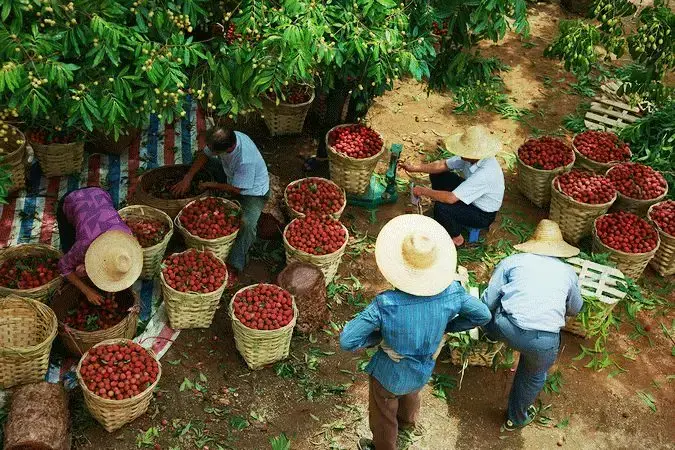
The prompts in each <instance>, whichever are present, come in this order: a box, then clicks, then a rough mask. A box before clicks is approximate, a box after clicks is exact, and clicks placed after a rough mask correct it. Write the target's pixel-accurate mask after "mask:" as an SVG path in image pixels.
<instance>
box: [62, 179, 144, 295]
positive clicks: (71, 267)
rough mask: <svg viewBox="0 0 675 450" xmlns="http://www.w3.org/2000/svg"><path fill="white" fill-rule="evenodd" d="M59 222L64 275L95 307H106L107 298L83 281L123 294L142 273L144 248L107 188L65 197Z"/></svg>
mask: <svg viewBox="0 0 675 450" xmlns="http://www.w3.org/2000/svg"><path fill="white" fill-rule="evenodd" d="M56 221H57V225H58V228H59V239H60V242H61V250H62V251H63V253H64V255H63V256H62V257H61V259H60V260H59V263H58V267H59V271H60V272H61V275H63V276H64V278H65V279H66V280H68V281H69V282H70V283H71V284H73V285H74V286H75V287H77V288H78V289H79V290H80V291H81V292H82V293H83V294H84V295H85V296H86V297H87V300H89V302H90V303H93V304H95V305H100V304H101V303H102V302H103V296H102V295H101V294H100V293H99V292H98V291H97V290H96V289H94V288H93V287H92V286H90V285H89V284H88V283H86V282H85V281H83V280H82V278H84V277H88V278H89V280H90V281H91V282H92V283H94V285H95V286H96V287H97V288H99V289H100V290H102V291H105V292H119V291H123V290H125V289H127V288H128V287H130V286H131V285H132V284H133V283H134V282H135V281H136V280H137V279H138V277H139V276H140V275H141V270H142V269H143V250H142V248H141V246H140V244H139V243H138V241H137V240H136V238H135V237H134V236H133V234H132V233H131V230H130V229H129V227H128V226H127V225H126V223H124V221H123V220H122V218H121V217H120V215H119V214H118V213H117V210H116V209H115V206H114V204H113V201H112V197H110V194H108V193H107V192H106V191H104V190H103V189H101V188H99V187H87V188H82V189H77V190H75V191H72V192H69V193H67V194H66V195H64V196H63V197H62V198H61V200H59V204H58V206H57V209H56Z"/></svg>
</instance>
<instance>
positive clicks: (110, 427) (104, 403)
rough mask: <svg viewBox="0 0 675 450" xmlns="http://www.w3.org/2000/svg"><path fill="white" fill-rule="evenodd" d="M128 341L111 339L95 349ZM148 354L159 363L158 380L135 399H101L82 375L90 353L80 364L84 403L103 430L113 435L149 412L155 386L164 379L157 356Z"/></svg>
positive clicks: (85, 355)
mask: <svg viewBox="0 0 675 450" xmlns="http://www.w3.org/2000/svg"><path fill="white" fill-rule="evenodd" d="M130 342H131V341H130V340H128V339H109V340H107V341H103V342H99V343H98V344H96V345H94V346H93V347H98V346H99V345H111V344H123V343H127V344H128V343H130ZM146 351H147V352H148V354H149V355H150V356H152V357H153V358H155V361H157V366H158V368H159V371H158V372H157V379H156V380H155V382H154V383H152V384H151V385H150V386H148V387H147V388H146V389H145V390H144V391H143V392H141V393H140V394H138V395H136V396H135V397H131V398H126V399H124V400H110V399H107V398H102V397H99V396H98V395H96V394H94V393H93V392H91V391H90V390H89V388H88V387H87V385H86V384H85V382H84V380H83V379H82V375H80V370H81V368H82V362H83V361H84V360H85V359H86V357H87V355H88V353H89V352H87V353H85V354H84V355H83V356H82V358H80V362H79V363H78V364H77V370H76V371H75V373H76V375H77V382H78V383H79V384H80V387H81V388H82V393H83V394H84V403H85V405H87V409H88V410H89V413H90V414H91V415H92V416H93V417H94V419H96V420H97V421H98V423H100V424H101V425H102V426H103V428H104V429H105V430H106V431H107V432H109V433H111V432H113V431H115V430H118V429H120V428H122V427H123V426H124V425H126V424H128V423H130V422H133V421H134V420H136V419H137V418H139V417H140V416H142V415H143V414H145V412H146V411H147V410H148V407H149V406H150V400H152V394H153V391H154V390H155V386H157V383H159V380H160V378H161V377H162V364H161V363H160V362H159V360H158V359H157V356H156V355H155V354H154V353H153V352H152V350H147V349H146Z"/></svg>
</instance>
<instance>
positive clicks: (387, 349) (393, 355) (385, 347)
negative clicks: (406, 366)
mask: <svg viewBox="0 0 675 450" xmlns="http://www.w3.org/2000/svg"><path fill="white" fill-rule="evenodd" d="M380 348H381V349H382V351H383V352H384V353H386V354H387V356H388V357H389V359H391V360H392V361H394V362H395V363H397V362H401V360H402V359H403V356H401V355H399V354H398V353H396V352H395V351H394V350H393V349H392V348H391V347H389V346H388V345H387V343H386V342H384V341H382V342H380Z"/></svg>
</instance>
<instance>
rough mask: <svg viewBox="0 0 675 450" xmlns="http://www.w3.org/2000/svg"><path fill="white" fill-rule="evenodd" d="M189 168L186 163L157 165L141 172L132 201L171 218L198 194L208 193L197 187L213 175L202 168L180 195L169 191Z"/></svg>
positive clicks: (198, 195) (210, 179) (211, 179)
mask: <svg viewBox="0 0 675 450" xmlns="http://www.w3.org/2000/svg"><path fill="white" fill-rule="evenodd" d="M188 170H190V166H189V165H186V164H177V165H174V166H164V167H157V168H156V169H152V170H148V171H147V172H145V173H143V174H142V175H141V176H140V178H139V179H138V185H137V187H136V192H135V193H134V195H133V203H138V204H141V205H148V206H152V207H153V208H157V209H159V210H160V211H164V212H165V213H166V214H168V216H169V217H171V218H172V219H173V218H174V217H176V214H178V213H179V212H180V210H181V209H183V208H184V207H185V205H187V204H188V203H190V202H191V201H193V200H196V199H197V198H199V197H200V196H203V195H208V191H206V190H202V189H200V188H199V183H201V182H202V181H213V177H211V175H210V174H209V173H208V172H206V171H205V170H202V171H200V172H197V175H195V177H194V178H193V179H192V183H191V184H190V189H189V190H188V191H187V192H186V193H185V194H183V195H181V196H176V195H175V194H174V193H173V192H171V187H172V186H173V185H175V184H176V183H178V182H179V181H180V180H182V179H183V177H184V176H185V174H186V173H187V172H188Z"/></svg>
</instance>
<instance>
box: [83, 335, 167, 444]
mask: <svg viewBox="0 0 675 450" xmlns="http://www.w3.org/2000/svg"><path fill="white" fill-rule="evenodd" d="M76 375H77V381H78V383H79V385H80V388H81V389H82V393H83V394H84V403H85V405H87V409H88V410H89V413H90V414H91V415H92V416H93V417H94V419H96V420H97V421H98V422H99V423H100V424H101V425H103V428H105V430H106V431H108V432H113V431H115V430H117V429H119V428H122V427H123V426H124V425H126V424H128V423H129V422H132V421H133V420H135V419H136V418H138V417H140V416H141V415H143V414H144V413H145V411H147V409H148V406H150V400H151V399H152V393H153V391H154V389H155V386H157V383H159V379H160V378H161V376H162V365H161V364H160V363H159V361H158V360H157V358H156V356H155V354H154V353H153V352H152V351H150V350H146V349H144V348H143V347H141V346H140V345H138V344H136V343H135V342H133V341H131V340H129V339H110V340H107V341H103V342H101V343H99V344H96V345H95V346H93V347H92V348H91V349H89V351H87V352H86V353H85V354H84V355H83V356H82V358H81V359H80V362H79V363H78V365H77V370H76Z"/></svg>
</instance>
